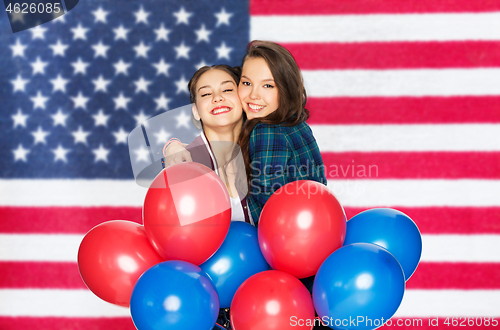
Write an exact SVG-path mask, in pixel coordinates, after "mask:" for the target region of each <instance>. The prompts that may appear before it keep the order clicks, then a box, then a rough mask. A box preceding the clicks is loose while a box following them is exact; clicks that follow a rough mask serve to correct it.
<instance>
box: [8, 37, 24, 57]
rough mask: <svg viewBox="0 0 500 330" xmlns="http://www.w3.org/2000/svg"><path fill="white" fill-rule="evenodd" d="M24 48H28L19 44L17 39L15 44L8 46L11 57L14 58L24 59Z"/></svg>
mask: <svg viewBox="0 0 500 330" xmlns="http://www.w3.org/2000/svg"><path fill="white" fill-rule="evenodd" d="M26 47H28V46H25V45H23V44H21V43H20V42H19V39H17V41H16V44H15V45H13V46H10V48H11V49H12V57H16V56H20V57H24V50H25V49H26Z"/></svg>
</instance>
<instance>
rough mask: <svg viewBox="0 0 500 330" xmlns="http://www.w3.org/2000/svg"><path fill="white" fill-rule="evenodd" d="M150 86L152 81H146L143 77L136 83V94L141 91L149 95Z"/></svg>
mask: <svg viewBox="0 0 500 330" xmlns="http://www.w3.org/2000/svg"><path fill="white" fill-rule="evenodd" d="M150 84H151V81H150V80H146V79H144V78H143V77H141V78H140V79H139V80H136V81H134V85H135V92H136V93H139V92H140V91H143V92H144V93H148V86H149V85H150Z"/></svg>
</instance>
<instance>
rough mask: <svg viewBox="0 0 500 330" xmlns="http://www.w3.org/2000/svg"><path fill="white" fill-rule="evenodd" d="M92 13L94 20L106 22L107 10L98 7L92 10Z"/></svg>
mask: <svg viewBox="0 0 500 330" xmlns="http://www.w3.org/2000/svg"><path fill="white" fill-rule="evenodd" d="M92 14H93V15H94V17H95V19H94V22H103V23H106V16H107V15H108V14H109V12H107V11H105V10H103V9H102V7H99V9H97V10H95V11H93V12H92Z"/></svg>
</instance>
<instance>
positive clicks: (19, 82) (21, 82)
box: [10, 74, 29, 92]
mask: <svg viewBox="0 0 500 330" xmlns="http://www.w3.org/2000/svg"><path fill="white" fill-rule="evenodd" d="M10 82H11V83H12V85H14V92H15V91H21V92H25V91H26V90H25V87H26V84H27V83H28V82H29V79H23V78H22V77H21V75H20V74H18V75H17V78H16V79H14V80H11V81H10Z"/></svg>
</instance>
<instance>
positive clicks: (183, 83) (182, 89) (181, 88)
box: [175, 76, 189, 94]
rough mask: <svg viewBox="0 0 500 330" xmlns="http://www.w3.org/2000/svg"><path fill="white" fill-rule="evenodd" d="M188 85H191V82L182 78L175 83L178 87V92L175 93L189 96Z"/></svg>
mask: <svg viewBox="0 0 500 330" xmlns="http://www.w3.org/2000/svg"><path fill="white" fill-rule="evenodd" d="M188 83H189V81H187V80H186V79H184V76H182V77H181V79H179V80H177V81H176V82H175V85H176V86H177V92H175V93H176V94H179V93H186V94H189V90H188V88H187V85H188Z"/></svg>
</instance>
